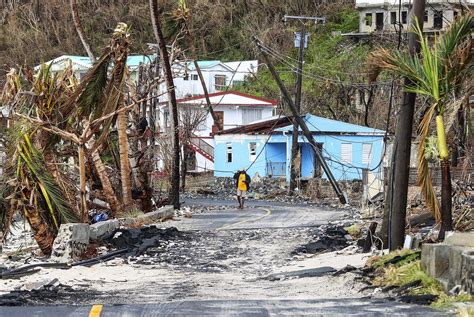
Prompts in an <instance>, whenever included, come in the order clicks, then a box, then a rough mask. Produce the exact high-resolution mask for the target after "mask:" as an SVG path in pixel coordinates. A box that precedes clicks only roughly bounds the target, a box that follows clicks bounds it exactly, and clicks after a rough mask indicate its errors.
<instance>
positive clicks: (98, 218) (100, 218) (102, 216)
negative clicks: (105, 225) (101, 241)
mask: <svg viewBox="0 0 474 317" xmlns="http://www.w3.org/2000/svg"><path fill="white" fill-rule="evenodd" d="M106 220H109V215H108V214H107V212H101V213H97V214H95V215H94V216H93V217H92V223H97V222H101V221H106Z"/></svg>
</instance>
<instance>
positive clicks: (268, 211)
mask: <svg viewBox="0 0 474 317" xmlns="http://www.w3.org/2000/svg"><path fill="white" fill-rule="evenodd" d="M258 209H261V210H263V211H266V214H264V215H263V216H260V217H258V218H255V219H246V220H242V221H239V222H236V223H231V224H228V225H225V226H222V227H220V228H219V229H217V231H220V230H224V229H227V228H229V227H233V226H238V225H241V224H243V223H246V222H255V221H259V220H260V219H263V218H265V217H268V216H270V215H271V214H272V211H271V210H270V209H267V208H261V207H260V208H258Z"/></svg>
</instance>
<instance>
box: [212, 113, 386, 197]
mask: <svg viewBox="0 0 474 317" xmlns="http://www.w3.org/2000/svg"><path fill="white" fill-rule="evenodd" d="M292 119H293V118H292V117H278V118H275V117H274V118H273V119H270V120H262V121H258V122H254V123H252V124H249V125H245V126H241V127H237V128H233V129H227V130H224V131H221V132H219V133H217V134H216V135H215V137H214V138H215V144H216V145H215V161H214V166H215V171H214V175H215V176H217V177H232V175H233V173H235V172H236V171H237V170H239V169H245V170H247V173H248V174H249V175H250V176H251V177H254V176H255V175H257V174H258V175H259V176H261V177H272V178H284V179H286V180H287V181H289V179H290V166H291V162H290V158H291V144H292V131H293V123H292V122H293V120H292ZM304 120H305V122H306V124H307V126H308V128H309V129H310V130H311V132H312V134H313V136H314V138H315V140H316V142H317V143H318V144H319V147H320V150H321V152H322V154H323V157H324V158H325V159H326V161H327V163H328V165H329V167H330V168H331V171H332V173H333V174H334V177H335V178H336V180H345V181H349V180H363V181H364V183H365V184H371V187H373V188H374V190H373V193H374V194H375V193H378V192H379V191H381V189H382V187H383V171H382V170H383V165H384V164H383V160H384V155H383V154H384V135H385V131H382V130H378V129H374V128H369V127H364V126H359V125H355V124H350V123H346V122H342V121H336V120H331V119H326V118H322V117H318V116H314V115H311V114H306V115H305V116H304ZM298 143H299V149H300V150H299V153H298V158H297V170H299V173H298V174H299V177H298V178H299V179H301V180H308V179H311V178H314V177H317V176H318V175H321V173H322V170H321V168H320V166H319V163H318V161H317V159H316V158H315V155H314V151H313V150H312V148H311V145H310V144H309V142H308V141H307V139H306V138H305V137H304V136H303V134H302V132H301V128H300V130H299V139H298ZM322 178H323V179H327V176H326V175H325V174H322Z"/></svg>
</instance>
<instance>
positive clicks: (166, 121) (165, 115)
mask: <svg viewBox="0 0 474 317" xmlns="http://www.w3.org/2000/svg"><path fill="white" fill-rule="evenodd" d="M163 125H164V127H165V130H167V128H169V127H170V113H169V111H168V110H165V111H164V112H163Z"/></svg>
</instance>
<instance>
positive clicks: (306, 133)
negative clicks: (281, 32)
mask: <svg viewBox="0 0 474 317" xmlns="http://www.w3.org/2000/svg"><path fill="white" fill-rule="evenodd" d="M253 39H254V41H255V43H256V44H257V47H258V48H259V50H260V53H261V54H262V56H263V58H264V59H265V63H266V64H267V66H268V69H269V70H270V73H271V74H272V76H273V78H274V79H275V81H276V83H277V85H278V87H279V88H280V91H281V93H282V95H283V97H284V98H285V100H286V102H287V104H288V106H289V107H290V110H291V112H292V114H293V116H294V119H295V120H296V121H297V123H298V125H299V126H300V127H301V130H302V131H303V134H304V136H305V137H306V139H308V142H309V143H310V144H311V146H312V149H313V152H314V155H315V156H316V159H317V160H318V161H319V163H320V164H321V166H322V167H323V170H324V172H325V173H326V175H327V177H328V178H329V182H330V183H331V185H332V187H333V189H334V191H335V192H336V195H337V197H339V201H340V202H341V203H342V204H345V203H346V197H345V196H344V193H343V192H342V190H341V188H340V187H339V184H338V183H337V181H336V179H335V178H334V175H333V174H332V171H331V169H330V168H329V166H328V165H327V163H326V161H325V160H324V157H323V156H322V154H321V150H320V149H319V148H318V145H317V143H316V141H315V140H314V138H313V135H312V134H311V131H310V130H309V129H308V126H307V125H306V122H305V121H304V120H303V118H301V117H300V114H299V112H298V111H297V110H296V106H295V103H294V102H293V99H291V96H290V94H289V93H288V90H287V89H286V87H285V85H284V84H283V82H282V81H281V78H280V76H278V73H277V72H276V70H275V67H274V66H273V63H272V61H271V60H270V58H269V57H268V54H267V52H266V51H265V47H264V46H263V45H262V43H261V42H260V41H259V40H258V39H257V38H256V37H255V36H254V37H253Z"/></svg>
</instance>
